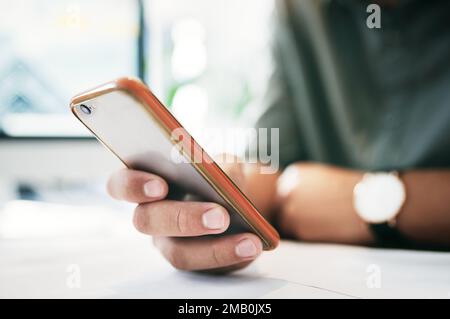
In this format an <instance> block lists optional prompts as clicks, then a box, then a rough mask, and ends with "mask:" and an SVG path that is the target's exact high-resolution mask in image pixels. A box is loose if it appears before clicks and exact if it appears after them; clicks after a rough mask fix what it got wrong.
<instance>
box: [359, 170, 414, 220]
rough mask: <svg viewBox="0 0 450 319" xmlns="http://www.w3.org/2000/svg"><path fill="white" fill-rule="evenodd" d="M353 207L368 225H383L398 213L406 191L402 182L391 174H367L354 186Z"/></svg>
mask: <svg viewBox="0 0 450 319" xmlns="http://www.w3.org/2000/svg"><path fill="white" fill-rule="evenodd" d="M353 196H354V207H355V210H356V212H357V213H358V215H359V216H360V217H361V218H362V219H363V220H364V221H366V222H368V223H374V224H377V223H383V222H387V221H389V220H391V219H393V218H394V217H395V216H396V215H397V213H398V212H399V211H400V209H401V207H402V205H403V203H404V201H405V198H406V191H405V186H404V184H403V182H402V181H401V180H400V178H399V177H397V176H396V175H395V174H392V173H368V174H366V175H364V177H363V179H362V180H361V181H360V182H359V183H358V184H357V185H356V186H355V190H354V194H353Z"/></svg>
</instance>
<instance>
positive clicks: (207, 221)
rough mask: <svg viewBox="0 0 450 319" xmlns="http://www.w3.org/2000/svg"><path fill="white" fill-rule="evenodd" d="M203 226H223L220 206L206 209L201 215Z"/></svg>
mask: <svg viewBox="0 0 450 319" xmlns="http://www.w3.org/2000/svg"><path fill="white" fill-rule="evenodd" d="M202 222H203V226H205V227H206V228H208V229H221V228H223V227H224V226H225V216H224V213H223V211H222V209H221V208H218V207H217V208H213V209H211V210H208V211H207V212H206V213H204V214H203V216H202Z"/></svg>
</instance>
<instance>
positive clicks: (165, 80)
mask: <svg viewBox="0 0 450 319" xmlns="http://www.w3.org/2000/svg"><path fill="white" fill-rule="evenodd" d="M0 7H1V12H2V18H1V19H0V161H1V165H0V239H1V238H22V237H33V236H37V237H42V236H43V237H51V236H67V235H70V234H71V232H73V233H79V232H80V231H81V232H88V233H90V234H96V233H98V232H101V231H103V232H107V233H108V232H114V231H115V230H114V229H115V228H114V226H113V225H117V224H118V223H119V224H120V223H121V222H122V219H127V220H128V221H129V215H128V214H123V211H127V212H130V211H131V210H130V209H127V207H126V206H125V204H120V203H119V204H118V203H114V202H113V201H111V200H109V199H108V198H107V196H106V195H105V191H104V183H105V180H106V178H107V176H108V174H109V173H110V172H112V171H113V170H115V169H116V168H118V167H120V166H121V164H120V163H119V162H118V161H117V160H116V159H115V158H114V157H113V156H111V154H110V153H109V152H107V151H106V150H104V149H103V148H102V147H101V146H100V145H99V143H98V142H97V141H96V140H94V139H93V138H92V136H91V135H90V134H89V133H88V132H87V130H86V129H85V128H84V127H82V126H81V125H80V124H78V121H76V119H75V118H74V117H73V116H72V114H71V113H70V112H69V108H68V104H69V101H70V98H71V97H72V96H73V95H75V94H77V93H79V92H81V91H83V90H86V89H88V88H91V87H93V86H95V85H98V84H100V83H103V82H107V81H109V80H112V79H114V78H117V77H120V76H126V75H132V76H138V77H140V78H142V79H143V80H144V81H145V82H146V83H147V84H148V85H149V86H150V88H151V89H152V90H153V92H154V93H155V94H156V95H157V96H158V97H159V98H160V100H161V101H162V102H163V103H165V105H167V106H168V107H169V108H170V109H171V110H172V112H173V113H174V114H175V115H176V116H177V117H178V118H179V119H180V120H181V122H182V123H183V124H184V125H185V126H186V127H187V128H188V129H190V130H192V131H193V134H194V136H196V137H197V138H198V139H199V140H200V142H202V139H204V137H202V136H201V131H202V128H204V127H205V126H206V125H207V126H208V127H218V126H223V127H230V126H232V127H237V126H242V125H245V119H246V118H248V116H247V115H246V113H247V111H248V109H249V105H251V104H252V103H258V100H259V99H260V98H261V96H262V92H263V91H264V84H265V83H266V80H267V77H268V74H269V71H270V67H271V66H270V58H269V37H270V32H269V30H270V23H271V12H272V9H273V2H272V1H271V0H264V1H258V0H247V1H239V0H192V1H182V0H143V1H138V0H96V1H89V0H76V1H74V0H58V1H56V0H53V1H51V0H39V1H38V0H27V1H25V0H18V1H13V2H12V1H7V0H0ZM206 123H208V124H206ZM204 140H205V139H204ZM203 144H208V143H207V141H206V140H205V143H203ZM205 147H206V149H208V145H205ZM46 203H47V204H48V203H50V204H51V205H50V207H49V206H48V205H47V206H42V205H45V204H46ZM58 205H59V206H58ZM65 205H70V206H65ZM74 207H75V208H74ZM80 207H83V209H79V208H80ZM72 208H74V209H72ZM102 209H103V210H102ZM105 209H109V210H114V211H117V212H120V213H118V214H117V216H116V217H117V219H120V222H117V220H116V219H114V220H113V222H112V223H109V222H105V220H106V219H103V217H102V216H105V215H108V216H109V217H111V216H113V215H114V213H112V212H110V211H109V210H108V211H105ZM82 211H83V212H86V213H85V214H84V213H83V214H81V213H80V212H82ZM37 212H41V214H38V213H37ZM95 216H97V217H95ZM99 216H100V217H99ZM96 218H97V219H96ZM128 223H129V222H128ZM128 223H127V224H128ZM88 225H90V226H88Z"/></svg>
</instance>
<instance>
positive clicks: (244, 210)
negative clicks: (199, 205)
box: [70, 77, 279, 250]
mask: <svg viewBox="0 0 450 319" xmlns="http://www.w3.org/2000/svg"><path fill="white" fill-rule="evenodd" d="M70 108H71V110H72V113H73V114H74V115H75V116H76V117H77V118H78V120H79V121H81V123H83V124H84V126H86V128H88V129H89V130H90V131H91V132H92V133H93V134H94V135H95V137H96V138H97V139H98V140H99V141H100V142H101V143H102V144H103V145H104V146H105V147H106V148H107V149H109V150H110V151H111V152H112V153H113V154H115V155H116V156H117V157H118V158H119V159H120V160H121V161H122V162H123V163H124V164H125V166H127V167H128V168H132V169H137V170H144V171H147V172H150V173H153V174H156V175H158V176H161V177H162V178H164V179H165V180H166V181H167V182H168V183H169V196H170V197H171V198H175V199H181V198H182V197H183V196H184V195H186V194H193V195H194V196H196V197H198V198H201V199H202V200H205V201H212V202H216V203H218V204H220V205H222V206H224V207H225V208H226V209H227V210H228V212H229V213H230V219H231V224H230V227H229V230H228V231H227V232H226V233H230V232H244V231H249V232H253V233H255V234H256V235H257V236H259V238H261V241H262V243H263V247H264V249H265V250H271V249H274V248H275V247H276V246H277V245H278V242H279V235H278V233H277V231H276V230H275V229H274V228H273V227H272V226H271V225H270V224H269V223H268V222H267V221H266V220H265V219H264V217H263V216H261V214H259V212H258V210H257V209H256V208H255V206H254V205H253V204H252V203H251V202H250V200H249V199H248V198H247V197H246V196H245V195H244V194H243V193H242V192H241V190H240V189H239V188H238V187H237V186H236V185H235V184H234V183H233V181H232V180H231V179H230V178H229V177H228V176H227V175H226V174H225V173H224V172H223V171H222V170H221V169H220V167H219V166H218V165H217V163H216V162H214V160H213V159H212V158H211V157H210V156H209V155H208V154H207V153H206V152H205V151H204V150H203V149H202V148H201V147H200V145H198V144H197V143H196V141H195V140H194V139H193V138H192V137H191V135H190V134H189V133H188V132H187V131H186V130H185V129H184V128H183V126H182V125H181V124H180V123H179V122H178V121H177V120H176V118H175V117H174V116H173V115H172V114H171V113H170V111H169V110H168V109H167V108H166V107H165V106H164V105H163V104H162V103H161V102H160V101H159V100H158V99H157V98H156V97H155V95H154V94H153V93H152V92H151V91H150V89H149V88H148V87H147V86H146V85H145V84H144V83H142V82H141V81H140V80H138V79H135V78H129V77H126V78H120V79H117V80H115V81H111V82H108V83H106V84H103V85H100V86H98V87H96V88H93V89H91V90H89V91H86V92H83V93H81V94H78V95H76V96H75V97H74V98H73V99H72V100H71V103H70Z"/></svg>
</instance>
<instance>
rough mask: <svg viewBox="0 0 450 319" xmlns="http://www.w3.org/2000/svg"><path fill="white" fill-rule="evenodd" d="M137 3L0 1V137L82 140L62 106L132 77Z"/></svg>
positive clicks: (109, 0) (79, 129)
mask: <svg viewBox="0 0 450 319" xmlns="http://www.w3.org/2000/svg"><path fill="white" fill-rule="evenodd" d="M137 4H138V2H137V1H123V0H96V1H91V0H77V1H73V0H58V1H50V0H22V1H17V0H16V1H8V0H0V10H1V11H2V12H3V14H2V19H0V132H1V133H2V136H3V137H5V136H7V137H19V136H27V137H29V136H32V137H36V136H37V137H40V136H82V135H87V134H88V133H87V131H86V130H85V129H84V128H82V127H81V125H79V124H78V123H77V121H74V120H73V118H72V116H71V115H70V114H69V112H68V103H69V101H70V98H71V97H72V96H73V94H75V93H77V92H80V91H82V90H85V89H87V88H89V87H91V86H94V85H97V84H99V83H102V82H106V81H109V80H111V79H114V78H117V77H120V76H124V75H137V62H136V61H137V58H136V57H137V36H138V31H139V24H138V16H139V15H138V5H137ZM6 12H7V14H5V13H6Z"/></svg>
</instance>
